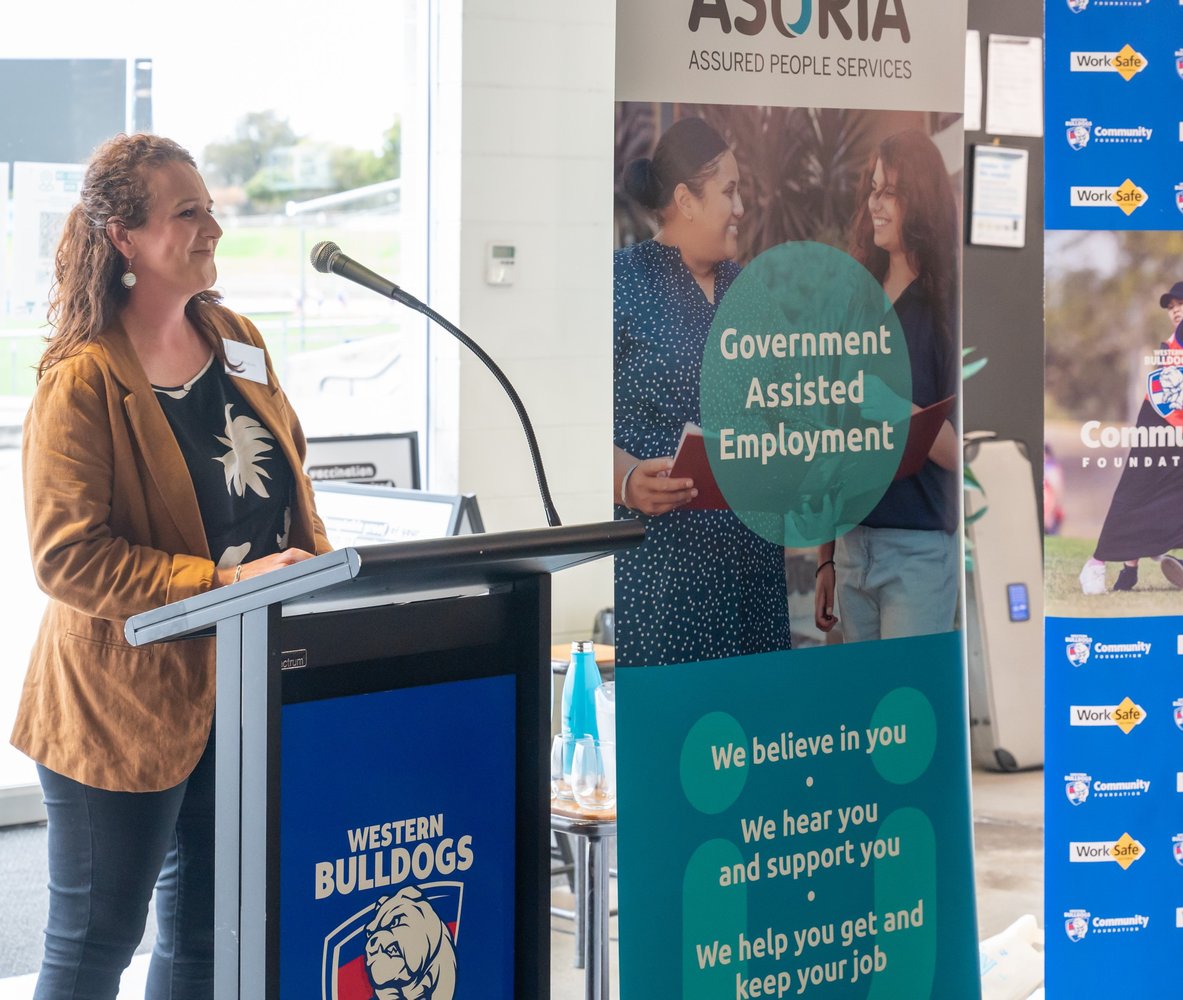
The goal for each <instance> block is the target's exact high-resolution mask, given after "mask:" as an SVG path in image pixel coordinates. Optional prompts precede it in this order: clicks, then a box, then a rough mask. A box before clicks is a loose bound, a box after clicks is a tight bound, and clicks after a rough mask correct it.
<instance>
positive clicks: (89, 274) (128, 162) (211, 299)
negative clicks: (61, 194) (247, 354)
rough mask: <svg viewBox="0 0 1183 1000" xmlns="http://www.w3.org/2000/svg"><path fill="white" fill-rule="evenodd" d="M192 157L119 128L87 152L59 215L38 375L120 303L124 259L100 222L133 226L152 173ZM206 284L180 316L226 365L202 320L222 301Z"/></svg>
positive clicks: (143, 216) (104, 324)
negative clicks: (70, 200) (66, 209)
mask: <svg viewBox="0 0 1183 1000" xmlns="http://www.w3.org/2000/svg"><path fill="white" fill-rule="evenodd" d="M172 162H180V163H186V164H188V165H189V166H191V167H193V168H194V169H196V168H197V163H196V161H195V160H194V159H193V157H192V155H191V154H190V153H189V151H188V150H186V149H185V148H184V147H182V146H180V145H179V144H177V143H175V142H173V140H171V139H166V138H164V137H163V136H158V135H146V134H142V133H141V134H137V135H126V134H123V133H121V134H119V135H117V136H115V137H114V138H113V139H109V140H108V141H107V142H105V143H103V144H102V145H101V146H99V147H98V149H96V150H95V151H94V153H93V154H92V156H91V158H90V163H89V164H88V165H87V168H86V176H85V177H84V179H83V182H82V193H81V197H80V200H79V202H78V204H77V205H75V206H74V207H73V208H72V209H71V210H70V214H69V215H68V216H67V217H66V224H65V227H64V228H63V230H62V237H61V240H60V241H59V243H58V248H57V254H56V256H55V259H54V280H53V285H52V287H51V288H50V293H49V316H48V318H49V325H50V327H51V328H52V331H53V332H52V333H50V335H49V336H48V337H47V338H46V342H47V345H48V346H47V347H46V349H45V353H44V354H43V355H42V356H41V361H40V362H39V363H38V365H37V378H38V380H40V379H41V377H42V376H43V375H44V374H45V373H46V372H47V371H48V370H49V369H50V368H51V367H53V366H54V365H55V364H57V363H58V362H59V361H63V360H65V359H66V358H69V357H73V356H74V355H75V354H78V353H79V352H80V351H81V350H82V349H83V348H84V347H86V345H87V344H89V343H91V342H93V341H95V340H97V339H98V337H99V336H100V335H101V334H102V333H103V331H104V330H107V329H109V328H110V326H111V324H112V322H113V321H114V319H115V317H116V315H117V313H118V312H119V310H120V309H121V308H122V307H123V306H124V305H125V304H126V302H127V297H128V289H126V288H124V287H123V284H122V282H121V281H120V278H121V277H122V276H123V272H124V269H125V261H124V258H123V255H122V254H121V253H120V252H119V251H118V250H116V249H115V245H114V244H113V243H112V242H111V238H110V236H109V235H108V234H107V225H108V224H109V223H112V222H117V223H121V224H122V225H124V226H125V227H127V228H128V229H138V228H139V227H140V226H142V225H144V224H145V223H146V222H147V221H148V213H149V211H150V210H151V207H152V192H151V185H150V179H151V174H152V171H153V170H154V169H156V168H158V167H161V166H163V165H165V164H166V163H172ZM221 298H222V297H221V295H220V294H219V293H218V292H215V291H213V290H212V289H211V290H207V291H204V292H199V293H198V294H197V295H195V296H193V298H191V299H190V300H189V301H188V303H186V305H185V314H186V316H188V318H189V320H190V322H192V323H193V325H194V327H195V328H196V329H197V331H198V332H199V333H200V334H201V335H202V336H203V337H204V338H205V339H206V340H208V341H209V343H210V347H211V348H212V349H213V350H214V352H215V353H216V354H217V355H218V357H219V359H220V360H221V361H222V362H223V363H225V349H224V348H223V347H222V342H221V339H220V338H219V337H218V336H217V334H216V333H215V332H214V331H213V328H212V327H211V326H210V324H209V322H208V321H207V319H206V315H205V314H206V311H207V308H208V307H209V306H210V305H213V304H214V303H217V302H220V301H221Z"/></svg>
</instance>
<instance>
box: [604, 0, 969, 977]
mask: <svg viewBox="0 0 1183 1000" xmlns="http://www.w3.org/2000/svg"><path fill="white" fill-rule="evenodd" d="M965 26H966V5H965V2H964V0H817V2H813V0H789V2H783V0H768V2H764V0H646V2H645V3H636V2H632V3H627V2H626V3H620V4H618V7H617V77H616V80H617V83H616V98H617V105H616V122H615V164H616V180H615V185H616V186H615V216H614V238H615V254H614V261H613V265H614V273H613V282H614V284H613V288H614V300H613V301H614V382H615V393H614V468H615V480H614V484H613V485H614V491H615V495H616V507H615V516H616V517H617V518H641V519H642V520H644V522H645V524H646V541H645V543H644V545H643V546H641V547H640V548H639V549H637V550H633V551H630V552H629V553H628V554H627V555H624V556H618V557H617V560H616V599H615V611H616V634H615V639H616V666H617V671H616V682H617V713H618V716H617V724H618V752H619V772H618V773H619V782H620V788H619V803H618V804H619V817H620V818H619V824H620V825H619V830H620V921H621V924H620V959H621V970H620V974H621V995H622V997H624V998H625V1000H634V998H636V1000H639V998H642V997H654V996H661V997H684V998H699V997H701V998H712V1000H719V998H725V1000H726V998H732V997H734V998H736V1000H745V998H748V997H767V996H778V997H789V996H793V997H800V996H806V997H808V996H817V997H835V998H837V997H842V998H863V997H866V998H873V1000H887V998H899V1000H923V998H927V997H941V998H949V1000H953V998H956V1000H972V998H974V997H977V996H978V995H979V962H978V952H977V933H976V918H975V907H974V891H973V874H972V842H971V819H970V809H969V764H968V739H967V727H966V682H965V673H964V666H963V663H964V657H963V647H962V636H961V631H960V623H961V620H962V611H961V606H960V600H959V595H960V591H961V587H960V580H961V575H962V574H961V565H962V559H963V554H962V544H961V531H960V498H961V491H962V480H961V475H962V474H961V467H960V443H959V426H960V415H959V414H960V407H959V404H958V397H959V391H960V358H961V354H960V330H959V304H960V266H959V264H960V245H961V240H960V225H961V219H962V216H963V211H962V204H961V190H962V174H963V140H962V109H963V92H964V80H965V78H964V64H963V60H964V53H965Z"/></svg>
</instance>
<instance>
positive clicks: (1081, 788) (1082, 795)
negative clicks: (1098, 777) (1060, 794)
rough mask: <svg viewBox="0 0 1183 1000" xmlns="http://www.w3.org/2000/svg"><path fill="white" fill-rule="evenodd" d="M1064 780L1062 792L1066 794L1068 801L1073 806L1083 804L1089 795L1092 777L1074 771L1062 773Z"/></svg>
mask: <svg viewBox="0 0 1183 1000" xmlns="http://www.w3.org/2000/svg"><path fill="white" fill-rule="evenodd" d="M1064 781H1065V782H1066V785H1065V787H1064V794H1066V795H1067V796H1068V801H1069V802H1071V803H1072V804H1073V805H1074V806H1082V805H1084V803H1085V801H1086V800H1087V799H1088V797H1089V791H1090V790H1091V788H1092V782H1093V779H1092V778H1090V777H1089V776H1088V775H1087V774H1081V773H1075V774H1066V775H1064Z"/></svg>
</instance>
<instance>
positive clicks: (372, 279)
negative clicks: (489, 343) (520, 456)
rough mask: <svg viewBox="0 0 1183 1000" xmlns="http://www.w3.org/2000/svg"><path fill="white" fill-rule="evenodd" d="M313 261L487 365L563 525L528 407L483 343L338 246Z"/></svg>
mask: <svg viewBox="0 0 1183 1000" xmlns="http://www.w3.org/2000/svg"><path fill="white" fill-rule="evenodd" d="M311 260H312V266H313V267H314V268H316V270H318V271H320V272H321V273H322V274H329V273H330V272H331V273H333V274H339V275H340V276H341V277H343V278H348V279H349V280H350V281H354V282H356V283H357V284H359V285H362V286H363V287H365V288H368V289H370V290H371V291H373V292H377V293H378V294H379V295H382V296H384V297H386V298H390V299H394V300H395V301H396V302H401V303H402V304H403V305H404V306H407V307H408V308H409V309H414V310H415V312H417V313H421V314H422V315H424V316H426V317H427V318H428V319H430V320H431V321H432V322H434V323H436V324H438V325H439V326H441V327H443V328H444V329H445V330H447V331H448V333H450V334H451V335H452V336H453V337H455V338H456V339H457V340H458V341H460V343H462V344H463V345H464V346H465V347H467V348H468V349H469V350H470V351H472V353H473V354H475V355H476V356H477V357H478V358H480V359H481V362H482V363H483V364H484V366H485V367H486V368H488V369H489V371H490V372H491V373H492V374H493V377H494V378H495V379H497V381H498V382H499V383H500V385H501V388H502V389H504V390H505V394H506V395H507V396H508V397H509V401H510V402H511V403H512V404H513V408H514V410H515V411H516V412H517V415H518V419H519V420H520V421H521V422H522V430H523V431H524V432H525V434H526V444H527V445H528V446H529V449H530V460H531V462H533V463H534V478H535V479H536V480H537V481H538V493H539V496H541V498H542V508H543V510H544V511H545V512H546V523H547V524H548V525H550V526H551V527H552V528H557V527H558V526H559V525H561V524H562V522H561V521H560V520H559V514H558V511H556V510H555V505H554V501H553V500H551V496H550V486H549V485H548V484H547V481H546V470H545V469H543V467H542V455H541V453H540V452H539V450H538V439H537V438H536V437H535V436H534V428H533V426H532V425H531V423H530V418H529V416H527V414H526V408H525V406H523V405H522V400H521V397H519V396H518V394H517V390H515V389H514V387H513V386H512V385H511V384H510V381H509V379H508V378H506V377H505V373H504V372H503V371H502V370H501V369H500V368H499V367H498V366H497V363H496V362H495V361H494V360H493V359H492V358H491V357H489V355H487V354H486V353H485V352H484V350H483V349H482V347H481V346H480V344H478V343H477V342H476V341H475V340H473V339H472V338H471V337H470V336H468V334H466V333H465V332H464V331H463V330H461V329H460V327H458V326H456V325H455V324H454V323H451V322H449V321H448V320H446V319H445V318H444V317H443V316H441V315H440V314H439V313H437V312H436V311H435V310H434V309H432V308H431V306H429V305H427V304H426V303H425V302H420V301H419V300H418V299H417V298H415V296H414V295H412V294H411V293H410V292H407V291H404V290H403V289H402V288H399V286H398V285H396V284H395V283H394V282H393V281H390V280H388V279H386V278H383V277H382V276H381V275H380V274H377V273H375V272H374V271H371V270H370V269H369V268H368V267H365V266H364V265H362V264H359V263H358V262H357V261H355V260H353V259H352V258H350V257H347V256H346V255H345V254H343V253H342V252H341V248H340V247H339V246H337V244H336V243H333V242H331V241H329V240H325V241H322V242H320V243H317V244H316V246H314V247H313V248H312V255H311Z"/></svg>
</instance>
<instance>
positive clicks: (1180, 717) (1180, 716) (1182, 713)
mask: <svg viewBox="0 0 1183 1000" xmlns="http://www.w3.org/2000/svg"><path fill="white" fill-rule="evenodd" d="M1174 705H1175V727H1176V728H1177V729H1178V730H1179V731H1180V732H1183V698H1180V699H1178V700H1177V701H1176V702H1174Z"/></svg>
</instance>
